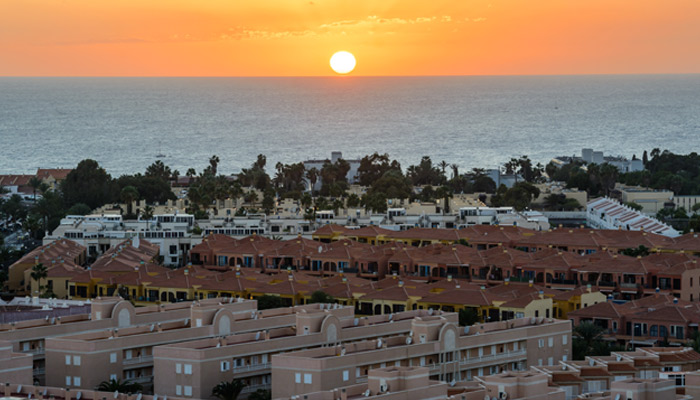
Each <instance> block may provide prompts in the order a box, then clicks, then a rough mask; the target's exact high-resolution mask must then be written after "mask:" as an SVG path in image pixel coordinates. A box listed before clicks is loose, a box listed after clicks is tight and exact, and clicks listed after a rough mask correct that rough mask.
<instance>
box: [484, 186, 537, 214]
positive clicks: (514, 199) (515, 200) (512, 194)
mask: <svg viewBox="0 0 700 400" xmlns="http://www.w3.org/2000/svg"><path fill="white" fill-rule="evenodd" d="M539 195H540V190H539V189H538V188H537V187H536V186H535V185H533V184H531V183H529V182H518V183H516V184H515V185H513V187H512V188H510V189H508V188H506V186H505V185H501V187H499V188H498V190H497V191H496V194H494V195H493V196H491V205H492V206H494V207H502V206H513V207H514V208H515V209H516V210H518V211H522V210H525V209H526V208H529V207H530V204H531V203H532V201H533V200H535V199H536V198H537V197H538V196H539Z"/></svg>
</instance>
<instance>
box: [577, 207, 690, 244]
mask: <svg viewBox="0 0 700 400" xmlns="http://www.w3.org/2000/svg"><path fill="white" fill-rule="evenodd" d="M586 217H587V221H588V225H589V226H591V227H593V228H595V229H618V230H620V229H621V230H627V231H644V232H652V233H656V234H659V235H664V236H667V237H678V236H680V232H678V231H677V230H675V229H673V228H672V227H670V226H668V225H666V224H664V223H663V222H661V221H659V220H657V219H656V218H652V217H648V216H646V215H645V214H644V213H642V212H640V211H637V210H634V209H632V208H630V207H628V206H626V205H623V204H620V203H618V202H617V201H616V200H613V199H610V198H608V197H601V198H598V199H594V200H591V201H589V202H588V204H587V205H586Z"/></svg>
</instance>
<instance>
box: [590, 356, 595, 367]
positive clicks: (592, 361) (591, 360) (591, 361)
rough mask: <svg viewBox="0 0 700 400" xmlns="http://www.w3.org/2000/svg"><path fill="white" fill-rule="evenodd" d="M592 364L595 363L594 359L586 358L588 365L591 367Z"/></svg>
mask: <svg viewBox="0 0 700 400" xmlns="http://www.w3.org/2000/svg"><path fill="white" fill-rule="evenodd" d="M593 364H595V361H594V360H593V359H592V358H591V359H589V360H588V365H590V366H591V367H592V366H593Z"/></svg>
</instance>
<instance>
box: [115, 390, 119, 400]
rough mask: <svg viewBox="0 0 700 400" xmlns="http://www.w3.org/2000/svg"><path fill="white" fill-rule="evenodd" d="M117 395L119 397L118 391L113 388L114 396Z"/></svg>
mask: <svg viewBox="0 0 700 400" xmlns="http://www.w3.org/2000/svg"><path fill="white" fill-rule="evenodd" d="M117 397H119V391H118V390H115V391H114V398H115V399H116V398H117Z"/></svg>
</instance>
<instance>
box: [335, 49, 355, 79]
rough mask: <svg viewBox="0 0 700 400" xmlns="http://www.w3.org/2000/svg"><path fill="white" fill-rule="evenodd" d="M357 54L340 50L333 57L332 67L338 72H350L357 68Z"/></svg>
mask: <svg viewBox="0 0 700 400" xmlns="http://www.w3.org/2000/svg"><path fill="white" fill-rule="evenodd" d="M355 64H356V61H355V56H353V55H352V53H349V52H347V51H339V52H337V53H335V54H333V56H332V57H331V68H332V69H333V71H335V72H336V73H338V74H348V73H350V72H352V70H353V69H355Z"/></svg>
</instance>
